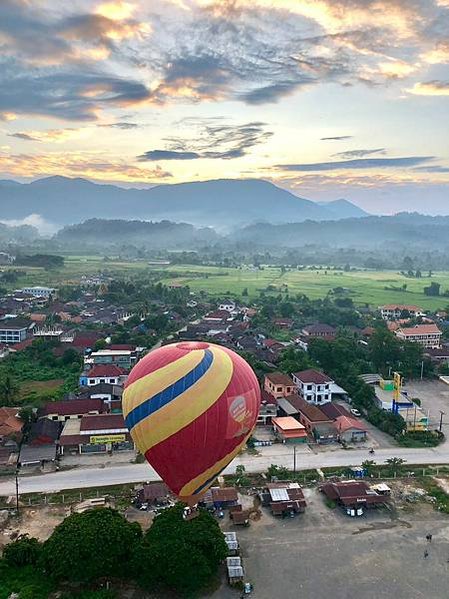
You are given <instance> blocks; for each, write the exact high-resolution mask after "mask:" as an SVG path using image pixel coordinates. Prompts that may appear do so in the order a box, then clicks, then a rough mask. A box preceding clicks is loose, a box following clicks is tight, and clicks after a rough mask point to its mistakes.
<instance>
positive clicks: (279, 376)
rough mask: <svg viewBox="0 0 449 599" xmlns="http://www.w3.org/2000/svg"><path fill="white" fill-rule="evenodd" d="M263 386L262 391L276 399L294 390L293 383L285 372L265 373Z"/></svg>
mask: <svg viewBox="0 0 449 599" xmlns="http://www.w3.org/2000/svg"><path fill="white" fill-rule="evenodd" d="M263 388H264V391H266V392H267V393H269V394H270V395H271V396H272V397H274V398H275V399H277V398H278V397H287V396H288V395H291V394H292V393H293V392H294V391H295V384H294V382H293V380H292V379H291V378H290V377H289V376H288V375H287V374H283V373H282V372H271V373H269V374H266V375H265V378H264V385H263Z"/></svg>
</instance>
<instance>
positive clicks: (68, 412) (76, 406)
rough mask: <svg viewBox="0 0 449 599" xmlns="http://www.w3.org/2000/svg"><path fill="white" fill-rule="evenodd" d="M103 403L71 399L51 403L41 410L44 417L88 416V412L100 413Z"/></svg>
mask: <svg viewBox="0 0 449 599" xmlns="http://www.w3.org/2000/svg"><path fill="white" fill-rule="evenodd" d="M102 410H103V401H102V400H101V399H73V400H71V401H51V402H49V403H47V404H45V406H44V407H43V409H42V413H43V414H44V415H46V416H47V415H48V414H58V415H60V416H74V415H76V414H88V413H89V412H101V411H102Z"/></svg>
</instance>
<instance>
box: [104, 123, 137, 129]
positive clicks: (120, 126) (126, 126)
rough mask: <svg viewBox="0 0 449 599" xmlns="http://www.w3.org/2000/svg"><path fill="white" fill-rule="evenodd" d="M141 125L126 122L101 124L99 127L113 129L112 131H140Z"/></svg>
mask: <svg viewBox="0 0 449 599" xmlns="http://www.w3.org/2000/svg"><path fill="white" fill-rule="evenodd" d="M139 126H140V125H138V124H137V123H128V122H126V121H119V122H118V123H104V124H101V125H100V124H99V125H97V127H111V128H112V129H124V130H126V129H138V128H139Z"/></svg>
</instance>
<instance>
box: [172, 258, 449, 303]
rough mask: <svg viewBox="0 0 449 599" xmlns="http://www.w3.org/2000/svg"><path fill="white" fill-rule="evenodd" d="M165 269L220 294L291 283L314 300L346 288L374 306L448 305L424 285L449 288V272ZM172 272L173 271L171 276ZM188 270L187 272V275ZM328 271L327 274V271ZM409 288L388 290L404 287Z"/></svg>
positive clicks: (256, 292) (358, 300)
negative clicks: (426, 274) (418, 274)
mask: <svg viewBox="0 0 449 599" xmlns="http://www.w3.org/2000/svg"><path fill="white" fill-rule="evenodd" d="M164 270H166V272H167V277H166V278H164V279H163V282H165V283H183V284H186V285H189V286H190V288H191V289H192V290H194V291H201V290H204V291H208V292H209V293H212V294H216V295H219V296H223V295H226V294H227V293H230V294H235V295H241V293H242V291H243V290H244V289H245V288H246V289H247V290H248V294H249V296H250V297H251V296H252V297H254V296H258V295H259V291H260V290H262V289H263V290H266V289H267V288H268V286H273V287H274V289H273V293H279V292H280V291H281V290H282V289H284V290H285V287H283V286H285V285H287V286H288V291H289V293H295V294H296V293H302V294H305V295H307V296H308V297H309V298H311V299H316V298H323V297H325V296H326V295H327V293H328V292H329V290H330V289H333V288H335V287H343V288H344V289H345V290H347V294H348V296H349V297H351V298H352V299H353V301H354V303H356V304H364V303H368V304H372V305H374V306H378V305H382V304H387V303H394V302H397V303H403V304H417V305H419V306H422V307H423V308H425V309H429V310H433V309H436V308H440V307H444V306H446V305H447V304H449V298H447V297H446V298H445V297H438V298H435V297H427V296H425V295H424V291H423V289H424V287H427V286H428V285H430V282H432V281H435V282H437V283H440V284H441V291H442V292H443V291H444V290H446V289H448V288H449V272H436V273H434V275H433V276H432V278H431V279H430V278H428V277H424V278H422V279H411V278H408V277H404V276H403V275H401V274H399V273H398V272H395V271H353V272H342V271H332V270H325V269H324V268H323V269H321V270H313V271H312V270H290V271H287V272H285V273H282V272H281V269H280V268H268V267H266V268H264V269H263V270H245V269H237V268H218V267H209V266H208V267H206V266H188V265H186V266H184V265H183V266H169V267H166V268H165V269H164ZM170 273H173V275H174V276H173V275H172V276H170ZM184 273H185V275H184ZM326 273H327V274H326ZM402 285H407V290H406V291H400V290H393V289H385V287H397V288H398V287H402Z"/></svg>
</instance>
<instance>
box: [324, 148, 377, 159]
mask: <svg viewBox="0 0 449 599" xmlns="http://www.w3.org/2000/svg"><path fill="white" fill-rule="evenodd" d="M372 154H385V148H376V149H375V150H347V151H346V152H337V153H336V154H332V156H333V157H339V158H348V159H351V158H364V157H365V156H371V155H372Z"/></svg>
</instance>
